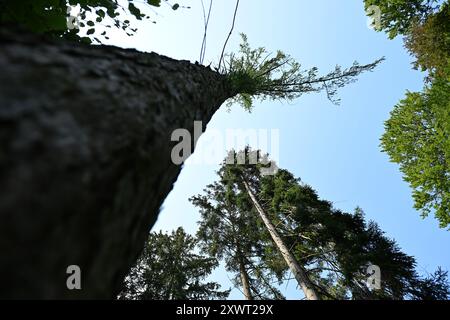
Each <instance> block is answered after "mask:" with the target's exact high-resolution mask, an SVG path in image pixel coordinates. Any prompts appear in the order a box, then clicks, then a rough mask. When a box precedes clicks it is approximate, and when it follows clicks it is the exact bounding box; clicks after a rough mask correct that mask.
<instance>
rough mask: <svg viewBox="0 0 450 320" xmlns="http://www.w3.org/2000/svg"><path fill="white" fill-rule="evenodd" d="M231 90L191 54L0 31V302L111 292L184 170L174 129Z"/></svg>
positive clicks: (188, 124) (211, 108)
mask: <svg viewBox="0 0 450 320" xmlns="http://www.w3.org/2000/svg"><path fill="white" fill-rule="evenodd" d="M231 95H232V93H231V92H230V90H229V88H228V85H227V82H226V80H225V78H224V77H223V76H222V75H220V74H218V73H216V72H214V71H212V70H211V69H209V68H206V67H203V66H199V65H194V64H191V63H189V62H188V61H176V60H172V59H169V58H166V57H163V56H160V55H157V54H155V53H140V52H137V51H135V50H124V49H120V48H116V47H109V46H86V45H80V44H76V43H69V42H63V41H51V40H46V39H44V38H42V37H39V36H36V35H30V34H25V33H23V32H17V31H12V30H10V31H8V29H7V28H1V27H0V142H1V149H0V150H1V151H0V252H1V255H0V276H1V284H0V297H1V298H114V297H115V294H116V292H117V290H119V289H120V284H121V281H122V279H123V277H124V275H125V274H126V272H127V270H128V268H129V267H130V266H131V265H132V264H133V262H134V260H135V259H136V258H137V257H138V255H139V253H140V251H141V249H142V248H143V246H144V243H145V240H146V238H147V236H148V232H149V230H150V229H151V227H152V225H153V224H154V223H155V221H156V219H157V216H158V212H159V208H160V206H161V204H162V202H163V200H164V198H165V197H166V196H167V194H168V193H169V192H170V190H171V189H172V187H173V184H174V182H175V181H176V179H177V176H178V174H179V172H180V166H176V165H174V164H173V163H172V161H171V148H172V147H173V145H174V144H175V142H171V133H172V132H173V130H175V129H177V128H185V129H187V130H189V131H190V132H191V133H192V131H193V122H194V120H199V121H203V124H204V125H206V123H208V121H209V120H210V118H211V117H212V115H213V114H214V112H215V111H216V110H217V109H218V108H219V107H220V105H221V104H222V103H223V102H224V101H225V100H226V99H227V98H228V97H230V96H231ZM69 265H78V266H79V267H80V268H81V286H82V289H81V290H74V291H69V290H68V289H67V287H66V279H67V277H68V276H69V275H68V274H66V270H67V267H68V266H69Z"/></svg>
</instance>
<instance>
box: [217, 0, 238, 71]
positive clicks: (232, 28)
mask: <svg viewBox="0 0 450 320" xmlns="http://www.w3.org/2000/svg"><path fill="white" fill-rule="evenodd" d="M239 1H240V0H237V1H236V8H235V9H234V15H233V23H232V25H231V29H230V33H228V37H227V40H226V41H225V44H224V45H223V49H222V54H221V55H220V60H219V67H218V69H219V70H220V66H221V65H222V60H223V56H224V54H225V49H226V47H227V44H228V41H229V40H230V37H231V35H232V34H233V30H234V25H235V22H236V16H237V12H238V8H239Z"/></svg>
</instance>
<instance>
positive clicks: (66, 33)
mask: <svg viewBox="0 0 450 320" xmlns="http://www.w3.org/2000/svg"><path fill="white" fill-rule="evenodd" d="M127 1H128V7H127V8H125V7H124V6H123V5H122V4H123V1H120V0H21V1H17V0H0V23H8V24H16V25H20V26H22V27H25V28H27V29H29V30H31V31H33V32H37V33H45V34H49V35H53V36H57V37H61V36H63V37H65V38H67V39H71V40H76V41H85V42H90V41H91V39H94V40H95V41H96V42H100V40H99V38H100V37H104V38H105V39H108V36H107V31H106V30H108V29H111V28H113V27H115V28H117V29H121V30H123V31H124V32H126V34H127V35H129V36H131V35H133V34H134V33H135V32H136V30H137V29H136V28H133V27H132V26H131V24H130V21H129V20H128V19H129V17H134V18H135V19H137V20H142V19H150V16H149V15H148V14H145V13H143V12H142V9H141V8H143V7H145V6H149V7H160V6H161V3H166V4H168V5H169V6H170V7H172V9H173V10H177V9H178V8H179V7H180V5H179V4H177V3H176V4H173V5H172V4H169V2H168V0H146V1H137V0H127ZM71 6H79V9H80V15H79V16H78V17H70V7H71ZM186 8H188V7H186ZM100 26H101V27H102V28H100ZM80 30H85V31H86V34H87V35H93V34H94V33H95V32H96V31H97V30H103V32H101V34H100V35H97V36H96V37H93V36H91V37H81V36H80V35H79V34H80Z"/></svg>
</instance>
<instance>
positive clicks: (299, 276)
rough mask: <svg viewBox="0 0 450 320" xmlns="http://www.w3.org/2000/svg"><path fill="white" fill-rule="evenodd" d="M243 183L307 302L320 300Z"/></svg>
mask: <svg viewBox="0 0 450 320" xmlns="http://www.w3.org/2000/svg"><path fill="white" fill-rule="evenodd" d="M242 182H243V184H244V186H245V189H246V190H247V193H248V195H249V196H250V199H251V200H252V202H253V205H254V206H255V208H256V211H258V213H259V215H260V217H261V219H262V220H263V222H264V224H265V226H266V228H267V230H268V231H269V233H270V235H271V237H272V239H273V242H274V243H275V245H276V246H277V248H278V250H279V251H280V253H281V255H282V256H283V258H284V260H285V261H286V264H287V265H288V267H289V269H290V270H291V271H292V274H293V275H294V277H295V279H296V280H297V283H298V285H299V286H300V288H302V291H303V293H304V294H305V297H306V299H307V300H319V299H320V297H319V295H318V294H317V291H316V289H315V288H314V284H313V283H312V281H311V280H310V279H309V277H308V275H307V274H306V271H305V269H303V268H302V266H300V264H299V263H298V261H297V259H296V258H295V257H294V255H293V254H292V253H291V251H290V250H289V248H288V247H287V246H286V244H285V243H284V241H283V239H282V238H281V236H280V235H279V234H278V232H277V230H276V228H275V226H274V225H273V223H272V222H271V221H270V219H269V217H268V216H267V214H266V212H265V211H264V209H263V208H262V207H261V205H260V204H259V201H258V199H257V198H256V196H255V194H254V193H253V191H252V189H251V188H250V186H249V184H248V182H247V181H246V180H245V178H244V177H242Z"/></svg>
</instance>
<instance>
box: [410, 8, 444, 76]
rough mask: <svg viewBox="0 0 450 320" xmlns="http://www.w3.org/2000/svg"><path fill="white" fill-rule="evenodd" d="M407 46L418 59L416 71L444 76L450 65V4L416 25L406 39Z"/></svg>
mask: <svg viewBox="0 0 450 320" xmlns="http://www.w3.org/2000/svg"><path fill="white" fill-rule="evenodd" d="M405 46H406V48H407V49H408V51H409V52H410V53H411V54H412V55H413V56H415V57H416V61H415V63H414V65H415V68H416V69H419V68H420V69H421V70H422V71H425V70H429V71H430V72H431V73H432V74H438V75H441V76H444V72H445V68H446V66H447V65H448V64H449V63H450V4H449V3H446V4H445V5H443V6H442V8H441V9H440V10H439V12H437V13H436V14H433V15H430V16H429V17H428V18H427V19H426V20H425V21H424V22H423V23H416V24H414V25H413V26H412V27H411V28H410V31H409V33H408V34H407V35H406V37H405Z"/></svg>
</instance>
